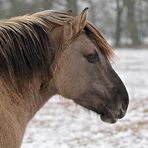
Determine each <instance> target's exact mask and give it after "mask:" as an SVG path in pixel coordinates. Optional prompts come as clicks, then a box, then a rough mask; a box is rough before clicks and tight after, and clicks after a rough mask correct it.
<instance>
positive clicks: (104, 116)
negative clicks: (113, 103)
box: [100, 109, 117, 123]
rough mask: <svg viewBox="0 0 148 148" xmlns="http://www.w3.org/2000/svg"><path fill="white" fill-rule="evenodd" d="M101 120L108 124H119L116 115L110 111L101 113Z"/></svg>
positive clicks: (106, 110)
mask: <svg viewBox="0 0 148 148" xmlns="http://www.w3.org/2000/svg"><path fill="white" fill-rule="evenodd" d="M100 118H101V120H102V121H104V122H107V123H116V122H117V118H116V117H115V116H114V114H113V113H112V112H111V111H110V110H109V109H105V111H104V112H102V113H101V115H100Z"/></svg>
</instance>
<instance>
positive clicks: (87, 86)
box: [0, 9, 128, 148]
mask: <svg viewBox="0 0 148 148" xmlns="http://www.w3.org/2000/svg"><path fill="white" fill-rule="evenodd" d="M112 55H113V52H112V49H111V47H110V46H109V44H108V43H107V41H106V40H105V38H104V37H103V36H102V35H101V33H100V32H99V31H98V30H97V29H96V28H95V27H94V26H93V25H92V24H91V23H89V21H88V20H87V9H85V10H83V12H82V13H81V14H80V15H79V16H73V15H72V13H71V12H58V11H43V12H39V13H35V14H32V15H25V16H21V17H16V18H11V19H8V20H2V21H0V147H1V148H19V147H20V145H21V142H22V138H23V135H24V131H25V128H26V126H27V124H28V122H29V121H30V119H31V118H32V117H33V116H34V115H35V113H36V112H37V111H38V110H39V109H40V108H41V107H42V106H43V105H44V104H45V103H46V101H47V100H48V99H49V98H50V97H51V96H53V95H55V94H59V95H62V96H64V97H66V98H69V99H72V100H73V101H74V102H76V103H77V104H80V105H81V106H83V107H85V108H87V109H89V110H92V111H94V112H96V113H97V114H100V116H101V119H102V120H103V121H105V122H110V123H115V122H116V121H117V119H120V118H122V117H123V116H124V115H125V113H126V110H127V106H128V94H127V91H126V88H125V86H124V84H123V83H122V81H121V80H120V78H119V77H118V75H117V74H116V73H115V71H114V70H113V69H112V67H111V65H110V62H109V60H110V59H111V58H112Z"/></svg>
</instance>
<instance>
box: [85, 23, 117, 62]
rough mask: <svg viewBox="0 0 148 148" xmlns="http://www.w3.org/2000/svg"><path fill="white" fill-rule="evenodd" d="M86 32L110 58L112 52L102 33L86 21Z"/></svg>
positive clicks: (112, 54)
mask: <svg viewBox="0 0 148 148" xmlns="http://www.w3.org/2000/svg"><path fill="white" fill-rule="evenodd" d="M84 29H85V30H86V32H88V33H90V35H91V36H92V37H93V39H94V40H95V42H96V44H97V46H98V47H99V49H100V51H101V52H102V53H103V54H104V55H105V56H106V57H107V58H108V59H109V60H110V59H112V58H113V56H114V53H113V50H112V48H111V46H110V45H109V43H108V42H107V40H106V39H105V37H104V36H103V35H102V33H101V32H100V31H99V30H98V29H96V28H95V27H94V26H93V25H92V24H91V23H90V22H87V24H86V26H85V28H84Z"/></svg>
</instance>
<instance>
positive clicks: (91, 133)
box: [21, 49, 148, 148]
mask: <svg viewBox="0 0 148 148" xmlns="http://www.w3.org/2000/svg"><path fill="white" fill-rule="evenodd" d="M115 53H116V55H117V57H116V58H115V61H114V63H113V67H114V68H115V69H116V71H117V73H118V74H119V75H120V77H121V79H122V80H123V81H124V82H125V84H126V86H127V89H128V91H129V94H130V106H129V109H128V112H127V114H126V116H125V117H124V118H123V119H122V120H120V121H118V122H117V123H116V124H107V123H104V122H102V121H101V120H100V118H99V116H98V115H96V114H95V113H92V112H89V111H86V110H85V109H83V108H82V107H80V106H77V105H75V104H74V103H73V102H71V101H67V100H64V99H63V98H61V97H59V96H55V97H53V98H52V99H51V100H50V101H49V102H48V103H47V104H46V105H45V106H44V107H43V108H42V109H41V110H40V111H39V112H38V113H37V114H36V116H35V117H34V119H33V120H32V121H31V122H30V124H29V125H28V128H27V130H26V134H25V137H24V141H23V144H22V147H21V148H98V147H99V148H131V147H132V148H147V146H148V78H147V77H148V61H147V60H148V50H129V49H126V50H115ZM57 98H58V99H57Z"/></svg>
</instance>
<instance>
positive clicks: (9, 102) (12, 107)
mask: <svg viewBox="0 0 148 148" xmlns="http://www.w3.org/2000/svg"><path fill="white" fill-rule="evenodd" d="M54 94H55V89H54V86H53V83H52V80H51V81H50V82H49V84H44V83H42V84H39V83H36V87H35V89H34V88H33V86H32V85H30V86H29V87H28V88H27V89H26V92H25V91H24V93H23V95H22V96H21V95H17V94H15V93H13V92H11V91H9V89H7V88H5V87H4V85H3V84H2V83H1V84H0V104H1V107H0V109H2V108H3V110H6V112H8V113H10V114H11V116H13V117H14V118H15V119H16V120H17V122H18V123H19V124H20V126H21V127H22V130H24V129H25V127H26V125H27V124H28V122H29V121H30V119H31V118H32V117H33V116H34V115H35V113H36V112H37V111H38V110H39V109H40V108H41V107H42V106H43V105H44V104H45V103H46V101H47V100H48V99H49V98H50V97H51V96H53V95H54Z"/></svg>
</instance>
